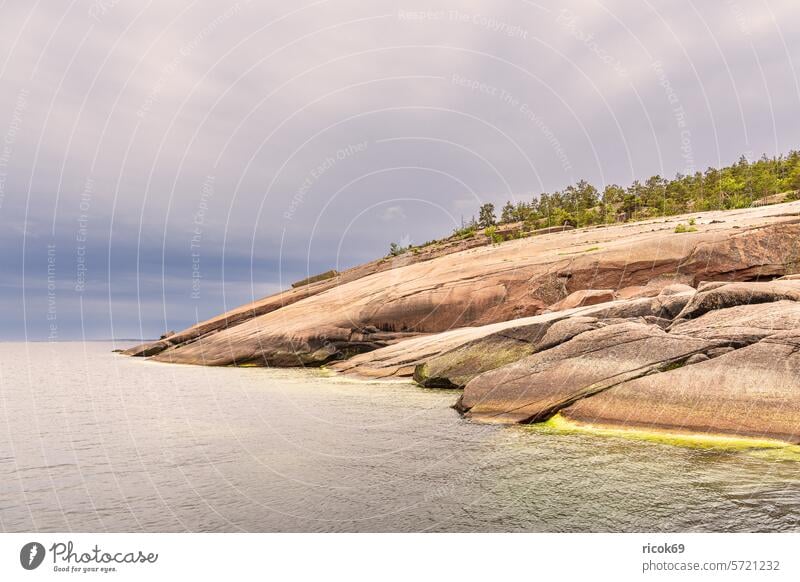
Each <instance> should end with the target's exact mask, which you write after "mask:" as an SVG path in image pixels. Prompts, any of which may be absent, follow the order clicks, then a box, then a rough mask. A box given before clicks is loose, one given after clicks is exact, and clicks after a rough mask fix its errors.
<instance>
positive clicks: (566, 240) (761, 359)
mask: <svg viewBox="0 0 800 582" xmlns="http://www.w3.org/2000/svg"><path fill="white" fill-rule="evenodd" d="M798 213H800V203H790V204H785V205H782V206H780V207H775V206H771V207H765V208H753V209H745V210H739V211H731V212H726V213H719V212H716V213H705V214H700V215H694V216H693V217H694V218H695V219H696V225H697V232H685V233H676V232H675V225H676V224H677V223H679V222H681V221H685V220H686V218H687V217H680V216H679V217H673V218H670V219H666V220H652V221H647V222H641V223H635V224H625V225H616V226H611V227H603V228H587V229H576V230H572V231H568V232H558V233H551V234H544V235H541V236H535V237H531V238H528V239H520V240H514V241H508V242H505V243H502V244H499V245H491V246H486V245H485V244H484V243H482V242H481V243H480V244H478V243H473V242H467V243H464V244H463V245H461V246H448V245H444V246H439V247H436V248H432V249H428V250H427V251H425V252H424V253H420V254H421V255H422V256H402V257H398V258H397V259H383V260H381V261H375V262H373V263H370V264H368V265H364V266H361V267H357V268H355V269H351V270H349V271H343V272H342V273H339V274H337V275H335V276H333V277H331V278H329V279H325V280H321V281H317V282H312V283H309V284H304V285H301V286H298V287H297V288H294V289H291V290H289V291H286V292H283V293H280V294H277V295H274V296H271V297H268V298H265V299H262V300H259V301H256V302H254V303H251V304H249V305H246V306H244V307H241V308H239V309H236V310H233V311H231V312H228V313H226V314H223V315H221V316H218V317H216V318H213V319H210V320H208V321H205V322H202V323H199V324H198V325H196V326H193V327H192V328H189V329H187V330H184V331H182V332H179V333H171V334H166V337H163V338H162V339H160V340H158V341H157V342H152V343H149V344H143V345H142V346H137V347H135V348H132V349H131V350H128V351H127V353H128V354H129V355H140V356H145V357H154V358H155V359H157V360H159V361H164V362H175V363H187V364H205V365H243V364H251V365H264V366H308V365H311V366H317V365H323V364H325V365H330V366H331V367H332V368H333V369H335V370H337V371H340V372H343V373H351V374H359V375H363V376H369V377H390V376H405V377H411V376H413V377H414V378H415V379H416V381H417V382H418V383H419V384H421V385H423V386H426V387H429V388H442V387H444V388H463V390H464V392H463V395H462V397H461V398H460V400H459V402H458V404H457V408H458V409H459V410H460V411H462V412H463V413H464V414H465V415H466V416H467V417H469V418H471V419H474V420H479V421H487V422H506V423H507V422H522V423H531V422H541V421H544V420H547V419H548V418H551V417H552V416H553V415H555V414H560V415H562V416H563V417H565V418H567V419H570V420H573V421H575V422H579V423H581V422H582V423H593V424H601V425H613V426H625V427H637V428H642V427H647V428H650V429H653V430H660V429H664V428H667V429H669V430H677V431H694V432H697V431H708V432H714V433H724V434H736V435H746V436H770V437H774V438H780V439H783V440H787V441H791V442H800V438H798V434H800V367H799V366H798V364H800V332H799V331H798V330H800V279H798V278H797V273H798V271H800V216H798Z"/></svg>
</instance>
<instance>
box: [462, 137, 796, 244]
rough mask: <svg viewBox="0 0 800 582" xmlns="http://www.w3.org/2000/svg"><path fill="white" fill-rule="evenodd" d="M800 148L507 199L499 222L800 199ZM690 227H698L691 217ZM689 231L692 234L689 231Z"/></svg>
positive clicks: (489, 218) (487, 217)
mask: <svg viewBox="0 0 800 582" xmlns="http://www.w3.org/2000/svg"><path fill="white" fill-rule="evenodd" d="M797 190H800V152H798V151H792V152H790V153H789V154H788V155H786V156H779V157H777V158H768V157H766V156H762V157H761V159H759V160H757V161H755V162H750V161H748V160H747V159H746V158H745V157H744V156H742V157H741V158H740V159H739V161H738V162H736V163H735V164H733V165H731V166H728V167H725V168H721V169H717V168H709V169H708V170H706V171H705V172H696V173H695V174H692V175H690V176H684V175H682V174H678V175H677V176H676V177H675V178H673V179H672V180H669V179H666V178H662V177H661V176H652V177H650V178H648V179H647V180H645V181H644V182H641V181H639V180H637V181H635V182H634V183H633V184H631V185H630V186H628V187H627V188H623V187H621V186H618V185H616V184H611V185H608V186H606V187H605V188H603V190H602V191H600V190H599V189H598V188H596V187H595V186H593V185H592V184H589V183H588V182H587V181H585V180H581V181H579V182H578V183H577V184H574V185H571V186H568V187H567V188H565V189H563V190H560V191H557V192H552V193H547V192H545V193H543V194H541V195H540V196H534V197H533V198H532V200H531V201H530V202H525V201H522V202H518V203H516V204H513V203H511V202H507V203H506V204H505V206H503V209H502V212H501V215H500V221H499V224H508V223H512V222H522V223H524V230H527V231H532V230H536V229H540V228H547V227H551V226H563V225H569V226H575V227H581V226H591V225H599V224H612V223H616V222H628V221H633V220H643V219H647V218H653V217H657V216H672V215H675V214H684V213H688V212H703V211H707V210H729V209H733V208H746V207H748V206H751V205H752V204H753V203H754V202H756V201H758V200H760V199H762V198H766V197H767V196H774V195H775V194H781V193H787V197H786V199H787V200H793V199H795V200H796V199H798V198H800V195H798V192H797ZM476 224H477V226H478V227H481V228H486V227H487V226H492V225H493V224H494V206H493V205H491V204H484V205H483V206H481V208H480V212H479V220H478V221H477V223H476ZM689 226H690V227H691V226H694V224H693V221H692V220H690V221H689ZM687 232H690V231H689V230H687Z"/></svg>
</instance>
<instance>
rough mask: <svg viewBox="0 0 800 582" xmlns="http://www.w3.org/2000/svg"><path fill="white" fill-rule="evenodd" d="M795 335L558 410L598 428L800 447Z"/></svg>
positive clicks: (798, 341)
mask: <svg viewBox="0 0 800 582" xmlns="http://www.w3.org/2000/svg"><path fill="white" fill-rule="evenodd" d="M798 411H800V332H799V331H797V330H791V331H785V332H780V333H777V334H775V335H772V336H770V337H767V338H765V339H763V340H761V341H759V342H757V343H755V344H752V345H749V346H746V347H744V348H742V349H739V350H731V351H729V352H728V353H725V354H723V355H720V356H719V357H717V358H714V359H710V360H707V361H703V362H700V363H697V364H694V365H691V366H685V367H682V368H678V369H674V370H671V371H668V372H664V373H661V374H654V375H651V376H645V377H641V378H638V379H635V380H631V381H628V382H623V383H620V384H618V385H617V386H614V387H612V388H610V389H609V390H607V391H605V392H602V393H599V394H595V395H594V396H592V397H591V398H586V399H584V400H580V401H576V402H575V403H574V404H572V405H571V406H569V407H566V408H564V409H563V410H561V414H563V415H564V416H565V417H567V418H569V419H572V420H575V421H580V422H589V423H595V424H600V425H613V426H622V427H635V428H638V429H641V428H645V429H648V428H649V429H654V430H669V431H679V432H692V433H714V434H733V435H742V436H750V437H766V438H775V439H781V440H785V441H788V442H792V443H798V442H800V412H798Z"/></svg>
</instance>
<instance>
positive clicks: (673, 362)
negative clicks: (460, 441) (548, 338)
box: [460, 322, 725, 422]
mask: <svg viewBox="0 0 800 582" xmlns="http://www.w3.org/2000/svg"><path fill="white" fill-rule="evenodd" d="M724 345H725V342H723V341H713V340H704V339H696V338H692V337H689V336H682V335H673V334H668V333H666V332H665V331H664V330H662V329H661V328H659V327H657V326H654V325H648V324H640V323H633V322H625V323H620V324H617V325H609V326H605V327H603V328H600V329H594V330H591V331H587V332H585V333H582V334H580V335H578V336H577V337H575V338H573V339H571V340H569V341H567V342H566V343H564V344H562V345H560V346H557V347H555V348H552V349H550V350H546V351H544V352H541V353H538V354H534V355H532V356H529V357H527V358H524V359H522V360H520V361H518V362H515V363H513V364H510V365H508V366H504V367H502V368H498V369H496V370H493V371H491V372H486V373H485V374H481V375H480V376H478V377H476V378H475V379H473V380H472V381H471V382H469V384H467V387H466V389H465V391H464V395H463V397H462V399H461V403H460V407H461V408H463V409H464V410H468V411H469V412H468V413H467V415H468V416H469V417H470V418H481V419H487V420H497V421H503V422H537V421H541V420H547V419H548V418H550V417H551V416H553V415H554V414H555V413H556V412H558V411H559V410H561V409H563V408H565V407H567V406H569V405H570V404H572V403H574V402H577V401H578V400H581V399H584V398H588V397H590V396H593V395H595V394H597V393H599V392H602V391H604V390H608V389H609V388H611V387H613V386H617V385H619V384H622V383H625V382H627V381H630V380H634V379H636V378H640V377H642V376H646V375H648V374H652V373H655V372H658V371H663V370H667V369H669V368H670V367H672V366H678V365H682V364H683V363H685V362H686V360H688V359H689V358H690V357H692V356H694V355H696V354H701V353H705V352H706V351H708V350H710V349H712V348H718V347H723V346H724Z"/></svg>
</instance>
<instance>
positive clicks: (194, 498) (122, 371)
mask: <svg viewBox="0 0 800 582" xmlns="http://www.w3.org/2000/svg"><path fill="white" fill-rule="evenodd" d="M111 347H112V346H111V344H110V343H108V344H106V343H87V344H81V343H61V344H27V345H26V344H13V343H5V344H0V530H5V531H28V530H41V531H240V530H243V531H387V530H388V531H421V530H424V531H442V530H448V531H518V530H525V531H642V530H656V531H686V530H698V531H787V530H794V531H799V530H800V525H798V518H800V463H795V462H791V461H767V460H763V459H758V458H753V457H751V456H748V455H744V454H741V453H721V452H709V451H698V450H691V449H685V448H678V447H670V446H667V445H659V444H652V443H643V442H636V441H630V440H625V439H612V438H600V437H588V436H582V435H581V436H576V435H547V434H541V433H539V432H536V431H531V430H530V429H525V428H521V427H511V428H508V427H495V426H485V425H477V424H471V423H468V422H465V421H463V420H462V419H461V418H460V417H459V416H458V414H457V413H456V412H455V411H453V410H451V409H450V408H449V406H450V405H451V404H452V403H453V402H454V401H455V399H456V396H457V395H456V394H455V393H454V392H446V391H429V390H424V389H420V388H416V387H415V386H413V385H411V384H407V383H386V382H361V381H353V380H348V379H342V378H327V377H322V376H320V375H319V374H318V373H313V372H306V371H298V370H267V369H252V368H251V369H232V368H203V367H194V366H173V365H167V364H158V363H155V362H147V361H142V360H139V359H132V358H125V357H123V356H118V355H115V354H111V353H110V352H109V351H110V349H111Z"/></svg>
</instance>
